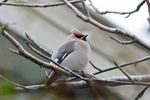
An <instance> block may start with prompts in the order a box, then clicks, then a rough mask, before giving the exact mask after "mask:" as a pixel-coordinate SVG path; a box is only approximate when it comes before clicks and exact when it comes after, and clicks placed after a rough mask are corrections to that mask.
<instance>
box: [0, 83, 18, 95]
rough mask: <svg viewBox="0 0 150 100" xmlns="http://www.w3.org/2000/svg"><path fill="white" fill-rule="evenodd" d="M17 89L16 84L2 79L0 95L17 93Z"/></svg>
mask: <svg viewBox="0 0 150 100" xmlns="http://www.w3.org/2000/svg"><path fill="white" fill-rule="evenodd" d="M15 93H16V90H15V89H14V86H13V85H12V84H11V83H8V82H4V81H2V82H1V83H0V95H1V96H4V95H12V94H15Z"/></svg>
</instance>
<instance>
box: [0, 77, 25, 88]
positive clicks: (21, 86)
mask: <svg viewBox="0 0 150 100" xmlns="http://www.w3.org/2000/svg"><path fill="white" fill-rule="evenodd" d="M0 78H1V79H3V80H5V81H6V82H9V83H11V84H13V85H15V86H17V87H20V88H22V89H25V90H26V89H27V88H25V86H23V85H20V84H18V83H15V82H12V81H10V80H8V79H6V78H5V77H3V76H2V75H0Z"/></svg>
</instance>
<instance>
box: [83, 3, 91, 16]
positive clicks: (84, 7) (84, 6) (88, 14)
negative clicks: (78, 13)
mask: <svg viewBox="0 0 150 100" xmlns="http://www.w3.org/2000/svg"><path fill="white" fill-rule="evenodd" d="M81 2H82V5H83V9H84V11H85V14H86V16H87V17H90V13H89V11H88V10H87V8H86V5H85V1H84V0H81Z"/></svg>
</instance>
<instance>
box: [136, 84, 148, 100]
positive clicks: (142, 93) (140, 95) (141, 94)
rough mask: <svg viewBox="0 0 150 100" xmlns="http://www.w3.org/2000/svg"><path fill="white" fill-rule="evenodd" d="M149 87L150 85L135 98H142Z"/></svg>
mask: <svg viewBox="0 0 150 100" xmlns="http://www.w3.org/2000/svg"><path fill="white" fill-rule="evenodd" d="M149 87H150V86H146V87H145V88H144V89H143V90H142V91H141V92H140V93H139V94H138V95H137V96H136V98H135V100H138V99H140V98H141V97H142V96H143V95H144V93H145V91H146V90H147V89H148V88H149Z"/></svg>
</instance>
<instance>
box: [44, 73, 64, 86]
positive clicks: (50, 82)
mask: <svg viewBox="0 0 150 100" xmlns="http://www.w3.org/2000/svg"><path fill="white" fill-rule="evenodd" d="M61 75H62V74H60V73H58V72H56V71H53V72H52V73H51V76H50V78H49V80H48V81H47V82H46V83H45V88H48V87H49V85H51V84H52V83H53V82H55V81H56V80H57V79H58V78H60V77H61Z"/></svg>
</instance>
